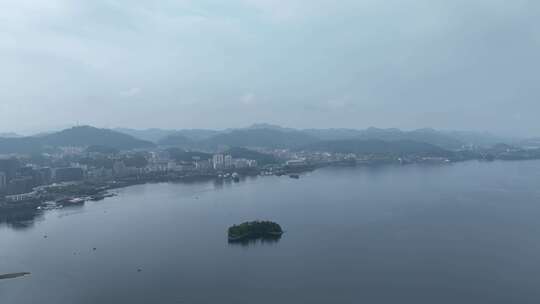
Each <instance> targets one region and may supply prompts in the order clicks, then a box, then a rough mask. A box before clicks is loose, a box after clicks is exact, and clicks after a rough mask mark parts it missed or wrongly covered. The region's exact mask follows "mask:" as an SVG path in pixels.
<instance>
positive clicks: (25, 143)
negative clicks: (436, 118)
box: [0, 124, 539, 154]
mask: <svg viewBox="0 0 540 304" xmlns="http://www.w3.org/2000/svg"><path fill="white" fill-rule="evenodd" d="M12 135H13V134H12ZM498 143H507V144H514V145H519V143H523V144H528V145H533V144H537V143H539V141H538V140H530V141H521V142H519V141H517V140H513V139H508V138H501V137H497V136H494V135H490V134H487V133H475V132H458V131H437V130H434V129H419V130H413V131H403V130H399V129H377V128H368V129H365V130H355V129H305V130H297V129H291V128H282V127H280V126H276V125H268V124H256V125H253V126H251V127H248V128H242V129H228V130H201V129H189V130H162V129H147V130H134V129H115V130H109V129H98V128H94V127H89V126H83V127H74V128H70V129H66V130H63V131H60V132H53V133H41V134H40V135H39V136H38V135H36V136H27V137H14V136H11V137H0V154H9V153H35V152H41V151H46V150H47V149H51V148H56V147H62V146H78V147H85V148H88V147H93V146H94V147H100V149H102V150H103V149H104V150H107V148H109V149H114V150H131V149H139V148H140V149H144V148H152V147H155V146H163V147H169V148H170V147H177V148H182V149H189V150H205V151H215V150H220V151H225V150H227V149H231V148H238V147H243V148H274V149H303V148H305V149H308V150H315V149H328V151H334V152H355V151H356V152H362V151H364V152H366V153H369V151H379V152H381V151H383V152H390V151H396V149H397V147H399V149H401V150H402V151H429V152H431V153H432V154H436V153H442V151H440V150H437V149H441V150H449V151H451V150H458V149H461V148H463V147H464V146H467V145H474V146H482V147H489V146H493V145H495V144H498ZM345 147H347V148H345ZM244 152H245V151H244Z"/></svg>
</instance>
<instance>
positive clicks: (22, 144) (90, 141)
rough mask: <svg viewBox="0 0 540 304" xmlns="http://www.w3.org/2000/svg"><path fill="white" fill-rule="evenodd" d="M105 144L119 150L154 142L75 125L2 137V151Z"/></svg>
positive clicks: (33, 150) (30, 151) (34, 150)
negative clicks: (58, 130)
mask: <svg viewBox="0 0 540 304" xmlns="http://www.w3.org/2000/svg"><path fill="white" fill-rule="evenodd" d="M62 146H74V147H89V146H105V147H109V148H113V149H118V150H130V149H136V148H150V147H152V146H154V144H153V143H151V142H148V141H144V140H140V139H136V138H134V137H132V136H129V135H126V134H123V133H119V132H115V131H112V130H108V129H98V128H94V127H89V126H84V127H74V128H70V129H66V130H63V131H60V132H56V133H51V134H47V135H42V136H39V137H36V136H31V137H20V138H2V139H0V153H35V152H39V151H43V150H44V149H46V148H51V147H62Z"/></svg>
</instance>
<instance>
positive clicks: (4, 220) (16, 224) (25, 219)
mask: <svg viewBox="0 0 540 304" xmlns="http://www.w3.org/2000/svg"><path fill="white" fill-rule="evenodd" d="M42 216H43V211H42V210H37V209H36V208H25V209H4V210H0V226H1V225H6V226H7V227H10V228H13V229H28V228H31V227H33V226H34V223H35V221H36V220H37V219H39V218H41V217H42Z"/></svg>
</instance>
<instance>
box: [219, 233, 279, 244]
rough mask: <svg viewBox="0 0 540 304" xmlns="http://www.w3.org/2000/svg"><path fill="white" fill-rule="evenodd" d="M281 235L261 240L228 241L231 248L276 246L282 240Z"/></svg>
mask: <svg viewBox="0 0 540 304" xmlns="http://www.w3.org/2000/svg"><path fill="white" fill-rule="evenodd" d="M281 237H282V236H281V235H276V236H266V237H264V238H259V239H246V240H240V241H230V240H229V241H228V243H229V246H242V247H252V246H257V245H275V244H277V243H278V242H279V241H280V240H281Z"/></svg>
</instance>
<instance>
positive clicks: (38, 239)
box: [0, 161, 540, 304]
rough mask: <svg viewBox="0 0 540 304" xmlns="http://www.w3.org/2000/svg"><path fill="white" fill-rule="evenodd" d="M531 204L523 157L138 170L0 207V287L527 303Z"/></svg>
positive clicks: (535, 172) (531, 284)
mask: <svg viewBox="0 0 540 304" xmlns="http://www.w3.org/2000/svg"><path fill="white" fill-rule="evenodd" d="M254 219H265V220H266V219H267V220H273V221H276V222H278V223H280V224H281V225H282V226H283V227H284V229H285V230H286V231H287V232H286V234H285V235H284V236H283V238H282V239H281V240H280V241H278V242H267V243H255V244H250V245H248V246H241V245H230V244H228V243H227V235H226V229H227V228H228V226H230V225H232V224H235V223H240V222H243V221H246V220H254ZM539 219H540V162H535V161H532V162H493V163H479V162H466V163H458V164H452V165H447V166H420V165H411V166H404V167H381V168H326V169H322V170H318V171H315V172H312V173H309V174H306V175H303V176H301V178H300V179H299V180H295V179H290V178H288V177H258V178H250V179H246V180H243V181H242V182H241V183H237V184H234V183H224V184H217V183H214V182H199V183H192V184H149V185H141V186H134V187H129V188H125V189H122V190H120V191H119V195H118V196H117V197H113V198H108V199H106V200H104V201H101V202H89V203H86V205H85V206H82V207H78V208H65V209H60V210H52V211H46V212H43V213H38V212H33V213H28V212H23V213H9V214H8V213H2V214H0V274H8V273H21V272H29V273H31V275H29V276H25V277H21V278H15V279H10V280H0V303H2V304H12V303H13V304H26V303H42V304H73V303H92V304H93V303H115V304H117V303H205V304H206V303H374V304H376V303H414V304H422V303H426V304H432V303H475V304H478V303H505V304H506V303H539V302H540V289H539V288H538V287H537V286H538V284H539V283H540V220H539Z"/></svg>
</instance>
